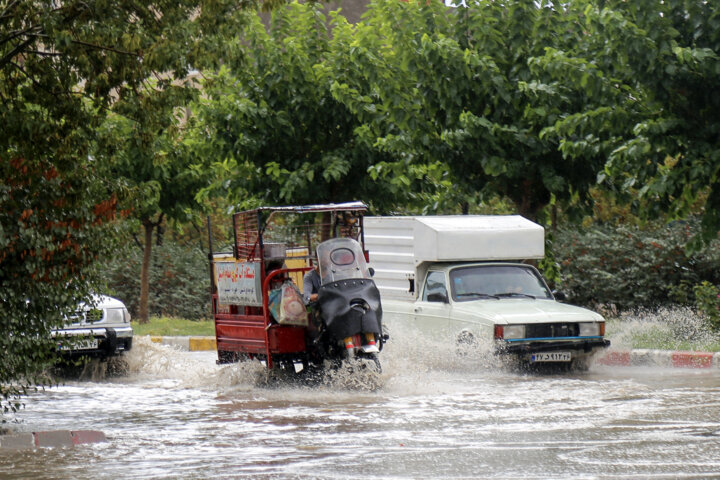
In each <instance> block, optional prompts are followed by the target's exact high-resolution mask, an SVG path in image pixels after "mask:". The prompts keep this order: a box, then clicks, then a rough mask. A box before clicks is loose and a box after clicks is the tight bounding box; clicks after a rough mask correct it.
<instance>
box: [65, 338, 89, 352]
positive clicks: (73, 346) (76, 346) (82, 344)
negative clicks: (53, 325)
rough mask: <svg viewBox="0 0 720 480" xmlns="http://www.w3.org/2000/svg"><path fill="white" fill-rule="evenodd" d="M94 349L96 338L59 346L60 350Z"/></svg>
mask: <svg viewBox="0 0 720 480" xmlns="http://www.w3.org/2000/svg"><path fill="white" fill-rule="evenodd" d="M96 348H98V341H97V338H92V339H87V340H80V341H78V342H66V343H61V344H60V350H94V349H96Z"/></svg>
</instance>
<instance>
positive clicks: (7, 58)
mask: <svg viewBox="0 0 720 480" xmlns="http://www.w3.org/2000/svg"><path fill="white" fill-rule="evenodd" d="M34 41H35V40H34V39H33V38H31V39H29V40H26V41H24V42H23V43H21V44H20V45H18V46H17V47H15V48H13V49H12V50H10V51H9V52H8V53H7V55H5V56H4V57H3V58H0V69H3V68H5V66H6V65H7V64H8V63H10V62H11V61H12V59H13V58H15V56H16V55H17V54H18V53H20V52H22V51H23V50H24V49H25V48H27V46H28V45H30V44H31V43H33V42H34Z"/></svg>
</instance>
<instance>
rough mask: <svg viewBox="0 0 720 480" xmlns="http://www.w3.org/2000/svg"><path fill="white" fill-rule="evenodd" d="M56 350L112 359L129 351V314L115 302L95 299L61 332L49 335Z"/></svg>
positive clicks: (121, 303)
mask: <svg viewBox="0 0 720 480" xmlns="http://www.w3.org/2000/svg"><path fill="white" fill-rule="evenodd" d="M52 335H53V338H54V339H55V340H56V341H57V344H58V350H59V351H60V352H61V353H63V354H67V355H87V356H96V357H103V358H105V357H111V356H114V355H119V354H121V353H122V352H125V351H128V350H130V349H131V348H132V340H133V330H132V327H131V326H130V312H128V309H127V308H126V307H125V304H124V303H123V302H121V301H120V300H118V299H117V298H113V297H108V296H106V295H96V296H95V297H94V298H93V302H92V303H91V304H81V305H79V308H78V311H77V313H76V314H75V315H73V316H72V317H71V318H70V319H68V323H67V324H66V325H65V326H64V327H63V328H61V329H58V330H55V331H53V332H52Z"/></svg>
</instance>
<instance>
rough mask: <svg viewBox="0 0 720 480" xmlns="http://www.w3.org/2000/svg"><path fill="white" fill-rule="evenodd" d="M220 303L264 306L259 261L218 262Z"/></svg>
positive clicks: (216, 281)
mask: <svg viewBox="0 0 720 480" xmlns="http://www.w3.org/2000/svg"><path fill="white" fill-rule="evenodd" d="M215 284H216V285H217V293H218V303H221V304H225V305H249V306H256V307H259V306H262V288H261V285H260V263H259V262H216V263H215Z"/></svg>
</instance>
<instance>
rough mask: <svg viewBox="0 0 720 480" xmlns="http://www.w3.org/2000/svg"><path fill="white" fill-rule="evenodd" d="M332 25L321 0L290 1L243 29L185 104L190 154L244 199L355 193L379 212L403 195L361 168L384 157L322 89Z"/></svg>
mask: <svg viewBox="0 0 720 480" xmlns="http://www.w3.org/2000/svg"><path fill="white" fill-rule="evenodd" d="M330 38H331V33H330V26H329V24H328V20H327V18H326V17H325V15H324V14H323V13H322V7H321V6H320V5H317V4H315V5H312V4H311V5H301V4H297V3H293V4H291V5H289V6H288V7H286V8H283V9H279V10H277V11H275V12H274V13H273V16H272V20H271V22H270V26H269V31H268V30H266V28H265V25H264V24H263V23H262V22H261V20H260V18H259V17H258V18H255V19H254V20H253V21H252V23H251V24H250V25H249V26H248V27H247V28H246V29H245V30H243V31H242V35H241V37H240V38H238V39H237V43H238V44H239V45H241V46H242V47H244V48H240V47H238V48H235V45H230V46H229V48H228V51H230V52H236V53H237V54H236V55H235V56H234V57H230V58H228V61H227V62H226V64H225V66H224V67H223V68H222V69H220V71H219V72H217V73H216V74H213V75H208V79H207V80H206V81H205V83H204V91H205V93H206V97H204V98H203V99H202V100H201V102H200V105H199V106H198V107H196V108H193V111H194V112H195V113H196V114H197V116H196V118H194V121H195V122H196V125H197V126H198V129H197V135H196V137H195V139H194V142H195V143H196V145H197V146H198V150H197V155H200V156H204V157H211V158H214V159H216V160H217V162H216V166H217V167H218V168H219V171H220V176H221V180H220V184H219V186H220V187H222V188H223V189H226V190H227V191H229V192H230V193H231V195H232V198H235V199H237V200H238V201H239V202H241V205H242V204H243V202H244V204H245V205H248V204H249V203H253V202H255V203H257V202H260V203H265V204H278V203H296V204H304V203H321V202H339V201H347V200H356V199H363V200H366V201H368V202H370V203H372V204H373V205H374V206H377V207H379V208H383V207H384V206H387V205H388V204H390V203H391V202H394V201H398V202H399V201H402V200H401V199H403V198H406V197H407V192H408V189H407V188H399V187H394V188H393V189H390V191H388V189H387V188H386V185H384V184H382V183H381V182H376V181H375V179H374V178H372V177H371V176H370V175H369V174H368V168H369V167H370V166H372V165H374V164H375V163H377V162H379V161H383V160H388V159H389V158H390V156H389V155H387V154H383V153H381V152H379V151H377V150H376V149H375V148H373V145H372V144H370V143H368V142H366V141H363V139H362V138H360V137H358V135H357V134H356V131H355V130H356V129H357V127H359V124H358V123H357V122H356V120H355V117H354V115H353V114H352V113H351V112H350V111H349V110H348V109H347V108H346V107H345V106H344V105H343V104H342V103H340V102H339V101H337V100H336V99H335V98H333V95H332V93H331V91H330V89H331V85H332V82H333V78H332V75H333V72H332V71H331V69H330V68H329V63H330V62H332V61H333V60H332V56H333V55H339V54H342V53H344V52H340V53H338V52H335V51H333V50H331V48H330Z"/></svg>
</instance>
